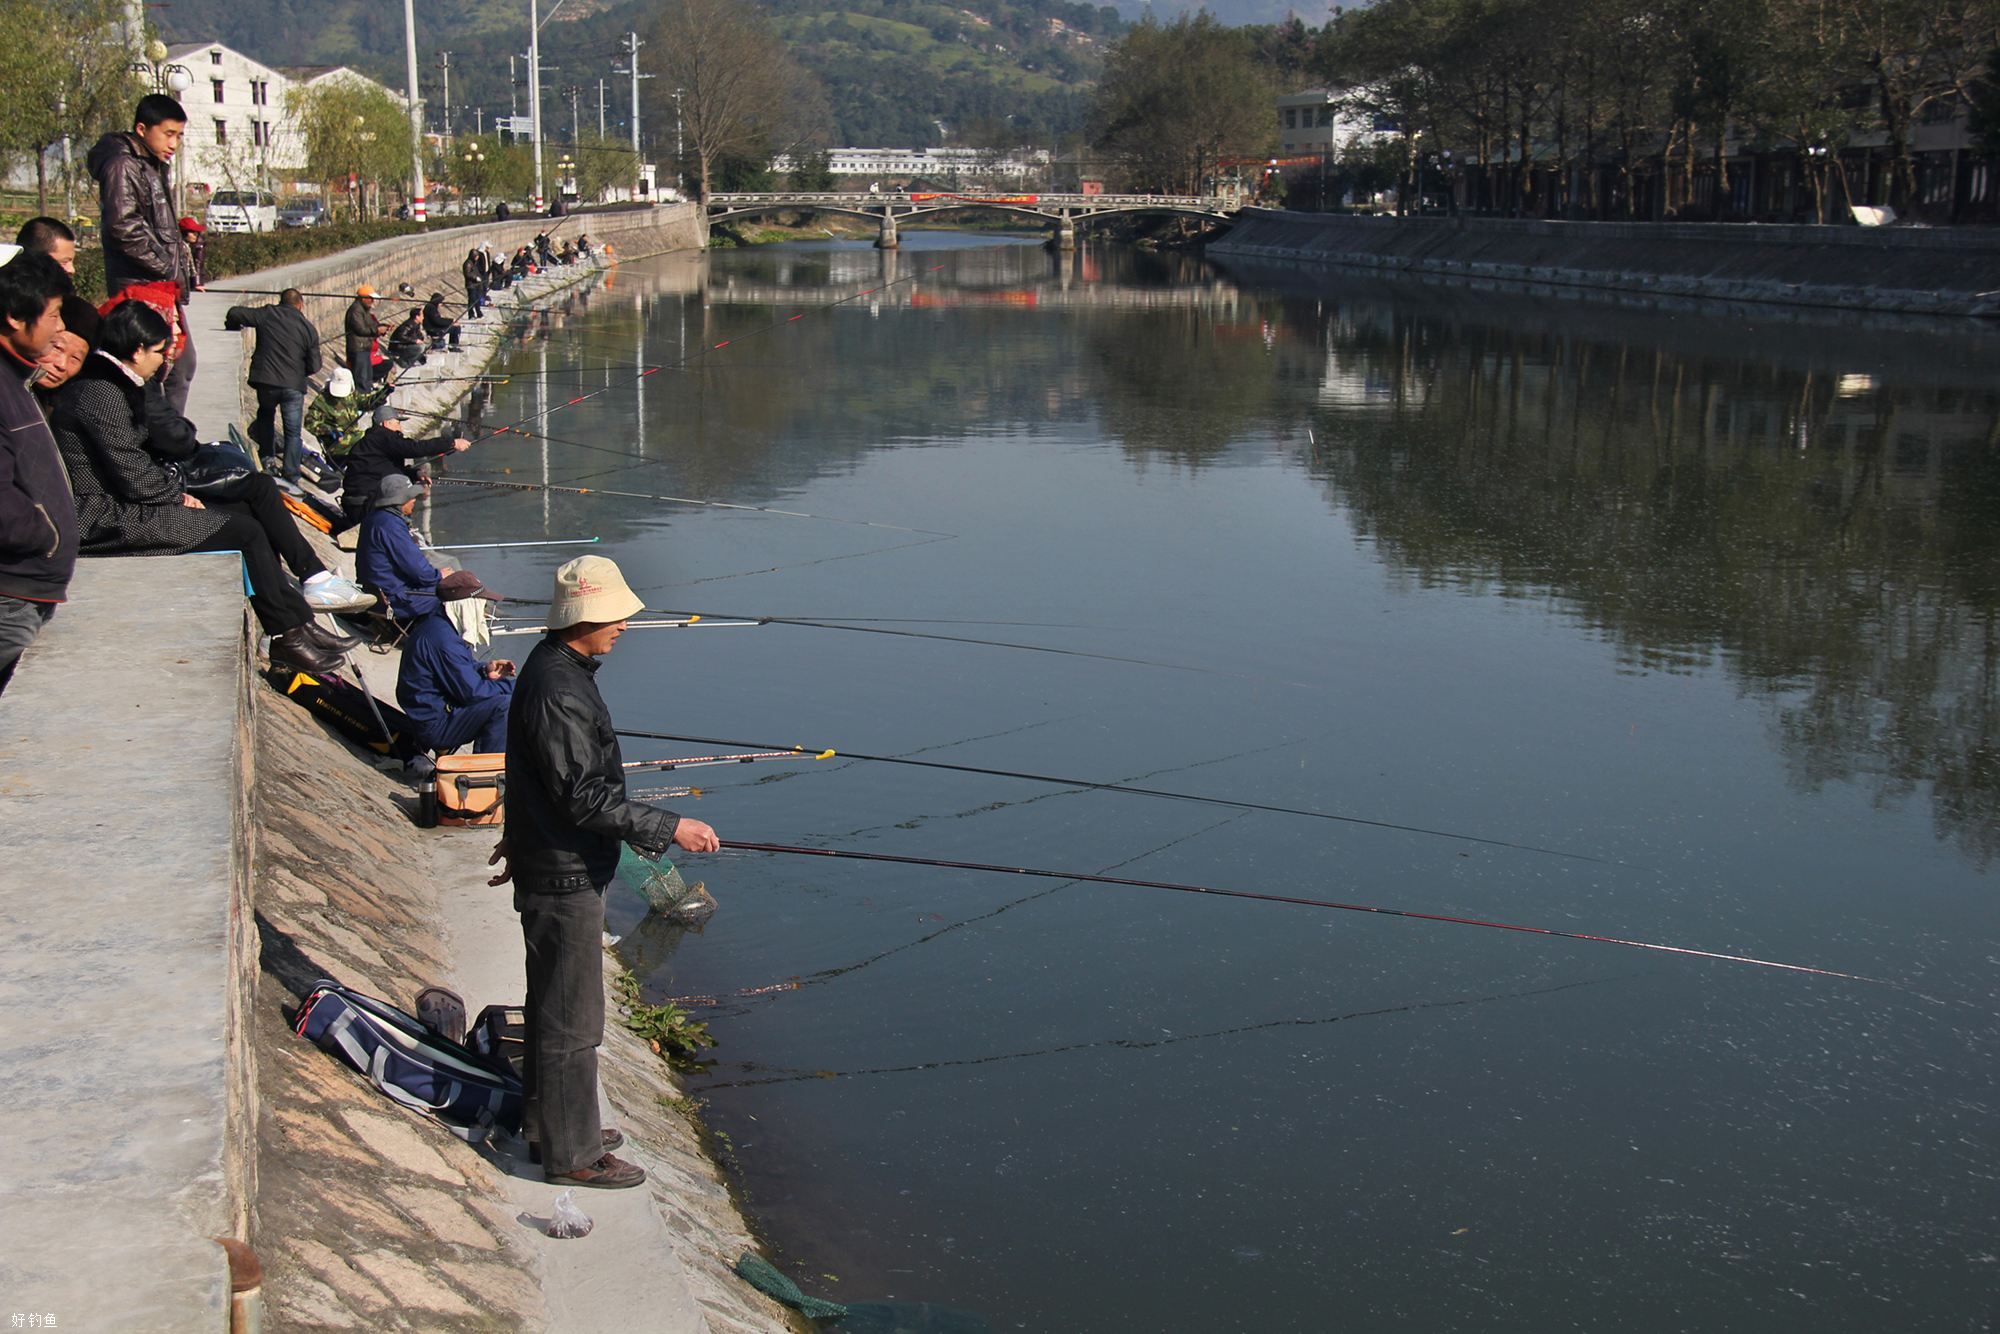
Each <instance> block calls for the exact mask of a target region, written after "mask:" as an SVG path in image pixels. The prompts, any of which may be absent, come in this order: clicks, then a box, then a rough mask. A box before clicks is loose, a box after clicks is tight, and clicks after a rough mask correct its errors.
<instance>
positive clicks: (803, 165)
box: [790, 148, 833, 191]
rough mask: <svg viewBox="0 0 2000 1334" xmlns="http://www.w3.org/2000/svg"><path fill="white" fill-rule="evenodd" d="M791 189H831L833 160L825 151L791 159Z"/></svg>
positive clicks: (821, 150)
mask: <svg viewBox="0 0 2000 1334" xmlns="http://www.w3.org/2000/svg"><path fill="white" fill-rule="evenodd" d="M792 164H793V165H792V171H791V181H790V185H791V188H792V189H794V190H820V191H825V190H831V189H833V159H832V158H831V157H830V156H828V154H827V151H826V150H825V149H823V148H822V149H820V150H819V151H818V152H816V153H805V154H802V155H800V156H798V157H795V158H793V159H792Z"/></svg>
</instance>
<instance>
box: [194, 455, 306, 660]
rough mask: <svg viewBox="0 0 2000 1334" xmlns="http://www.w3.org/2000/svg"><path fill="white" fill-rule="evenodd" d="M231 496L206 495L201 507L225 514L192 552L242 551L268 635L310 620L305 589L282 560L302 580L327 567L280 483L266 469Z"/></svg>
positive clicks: (252, 596) (252, 597) (261, 622)
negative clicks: (208, 497)
mask: <svg viewBox="0 0 2000 1334" xmlns="http://www.w3.org/2000/svg"><path fill="white" fill-rule="evenodd" d="M232 495H233V496H234V497H235V498H234V499H231V500H204V501H202V502H201V503H202V506H203V507H204V508H206V509H209V510H212V511H213V512H215V513H216V514H218V515H222V516H225V522H224V523H223V525H222V531H221V532H219V533H217V534H216V535H215V536H214V537H211V538H209V539H208V540H207V541H206V542H203V543H201V544H200V545H199V546H195V547H190V548H189V550H191V551H240V552H242V553H243V564H244V566H245V568H246V569H248V570H249V572H250V610H252V611H254V612H256V613H257V623H258V624H259V625H261V626H263V627H264V631H265V633H266V634H273V635H281V634H283V633H284V632H285V631H287V630H292V629H296V628H297V627H299V626H301V625H304V624H305V623H306V622H307V621H309V620H311V619H312V615H313V610H312V608H311V607H310V606H308V605H307V604H306V599H305V594H303V593H301V592H300V591H299V590H298V589H296V588H294V587H293V586H292V584H291V582H290V581H289V580H287V579H286V578H285V572H284V568H281V567H280V565H279V561H280V560H282V561H283V562H284V565H285V566H286V567H289V568H290V569H291V572H292V573H293V574H295V575H297V576H298V577H299V578H300V579H301V580H305V579H309V578H311V577H312V576H313V575H316V574H318V573H319V572H320V571H321V570H324V569H325V568H326V566H324V565H322V564H321V563H320V559H319V557H318V556H317V555H316V554H314V552H313V549H312V544H311V543H310V542H308V541H306V539H305V535H304V534H302V533H301V532H299V525H298V523H297V521H296V520H294V519H293V518H292V512H291V511H290V510H288V509H286V508H285V502H284V499H283V498H282V497H281V496H280V494H279V492H278V484H277V483H276V482H274V481H272V480H271V479H270V477H269V476H268V475H266V474H264V473H258V474H256V475H255V476H252V477H246V478H244V479H243V480H242V481H241V482H238V483H237V484H236V488H235V490H234V491H233V492H232Z"/></svg>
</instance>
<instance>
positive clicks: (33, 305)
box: [0, 252, 77, 691]
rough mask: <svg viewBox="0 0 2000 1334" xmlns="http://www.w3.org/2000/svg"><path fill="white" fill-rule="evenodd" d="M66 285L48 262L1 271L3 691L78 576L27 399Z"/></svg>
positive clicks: (67, 515) (48, 450)
mask: <svg viewBox="0 0 2000 1334" xmlns="http://www.w3.org/2000/svg"><path fill="white" fill-rule="evenodd" d="M68 291H69V277H68V275H67V274H65V273H64V272H63V271H62V269H61V268H60V267H58V265H57V264H56V262H55V261H54V260H53V259H50V258H49V257H48V256H47V255H40V254H35V253H33V252H27V253H23V254H20V255H16V256H15V257H14V258H13V259H12V260H10V261H8V262H7V263H6V264H5V265H0V475H4V476H5V477H6V479H7V485H5V486H0V691H4V690H5V689H6V688H7V682H8V681H10V680H12V679H13V676H14V667H15V664H16V663H18V662H19V661H20V658H21V654H22V653H23V652H24V651H25V650H26V649H27V647H28V645H30V644H32V643H34V642H35V636H37V635H39V634H40V633H41V632H42V627H43V626H44V625H46V624H47V623H48V620H49V618H50V617H51V616H53V615H55V610H56V607H57V606H58V605H60V604H61V603H62V601H63V599H64V598H66V597H67V596H68V595H69V581H70V576H71V575H73V574H74V573H75V572H76V546H77V542H76V501H75V500H74V499H72V498H71V495H70V489H69V477H68V474H67V473H66V472H65V470H64V468H63V462H62V455H61V453H60V452H59V451H58V450H57V448H56V440H55V436H54V434H53V433H51V432H50V430H49V424H48V420H47V419H46V418H45V417H43V416H42V409H41V407H40V406H39V405H38V404H37V403H36V402H35V400H34V397H33V395H32V394H30V393H29V391H28V381H29V377H30V376H31V375H33V374H34V372H35V369H36V364H37V363H38V362H39V361H41V359H42V358H43V357H44V356H46V355H47V354H48V352H49V350H50V349H51V348H52V347H53V346H54V344H55V341H56V335H58V334H60V333H61V332H62V330H63V322H62V301H63V297H64V295H65V294H66V293H67V292H68Z"/></svg>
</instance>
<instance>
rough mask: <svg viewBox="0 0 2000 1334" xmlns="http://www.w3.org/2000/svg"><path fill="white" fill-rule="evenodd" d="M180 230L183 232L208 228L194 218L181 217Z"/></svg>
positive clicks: (203, 230)
mask: <svg viewBox="0 0 2000 1334" xmlns="http://www.w3.org/2000/svg"><path fill="white" fill-rule="evenodd" d="M181 230H182V231H184V232H205V231H207V230H208V228H206V227H204V226H202V225H201V223H200V222H199V221H198V220H196V219H194V218H182V219H181Z"/></svg>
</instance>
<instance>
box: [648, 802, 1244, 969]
mask: <svg viewBox="0 0 2000 1334" xmlns="http://www.w3.org/2000/svg"><path fill="white" fill-rule="evenodd" d="M1245 818H1247V817H1246V816H1245V815H1242V814H1238V815H1225V816H1223V817H1222V818H1221V819H1220V820H1217V821H1216V822H1215V823H1214V824H1212V825H1206V826H1204V827H1202V828H1200V829H1193V830H1189V831H1188V832H1187V833H1185V834H1181V835H1179V836H1177V837H1175V838H1170V839H1168V840H1167V841H1166V842H1165V843H1162V844H1160V845H1159V846H1158V847H1153V848H1147V849H1146V850H1145V851H1144V852H1135V853H1133V854H1132V855H1131V856H1130V857H1127V858H1126V859H1125V860H1123V861H1118V862H1112V863H1111V864H1110V865H1109V866H1100V867H1099V868H1098V870H1099V872H1106V871H1115V870H1117V869H1118V868H1119V867H1121V866H1130V865H1131V864H1132V863H1133V862H1136V861H1144V860H1145V859H1146V858H1148V857H1152V856H1156V855H1158V854H1159V853H1162V852H1165V851H1166V850H1167V849H1168V848H1172V847H1176V846H1178V845H1180V844H1182V843H1186V842H1188V841H1189V840H1191V839H1197V838H1203V837H1206V836H1207V835H1209V834H1212V833H1214V832H1215V831H1216V830H1218V829H1220V828H1222V827H1223V826H1224V825H1227V824H1233V823H1235V822H1236V821H1238V820H1242V819H1245ZM1076 883H1077V882H1076V881H1074V880H1067V881H1064V882H1063V883H1062V884H1059V885H1050V886H1049V887H1048V888H1047V889H1038V890H1036V891H1035V892H1034V893H1032V894H1024V895H1022V896H1021V897H1020V898H1018V899H1011V900H1009V901H1008V902H1006V903H1003V904H1001V905H999V906H998V907H997V908H989V909H988V910H987V911H985V912H983V913H977V914H975V915H973V916H971V917H962V918H960V919H959V920H958V921H956V922H949V923H947V924H945V925H944V926H941V927H939V928H938V929H937V930H935V931H932V932H930V933H928V934H926V935H921V936H918V937H917V938H916V939H915V940H906V941H904V942H903V943H902V944H900V945H893V946H891V947H890V948H888V949H886V950H882V951H880V952H878V953H875V954H871V955H869V956H868V957H867V958H865V959H860V960H857V961H855V962H854V963H845V964H839V965H837V966H835V967H832V968H821V969H819V970H817V971H815V972H811V973H807V974H806V975H805V976H803V977H792V978H787V979H786V980H785V981H783V982H774V983H771V984H769V985H767V986H761V987H745V988H743V989H741V990H738V991H730V992H725V993H723V994H722V996H721V997H710V996H671V997H669V998H668V999H669V1000H671V1001H673V1003H674V1004H676V1005H719V1004H721V1003H722V1000H724V999H740V998H742V997H746V996H772V995H777V994H779V993H780V992H785V991H797V990H799V989H800V988H802V987H816V986H824V985H825V984H826V983H828V982H831V981H833V980H834V979H835V978H837V977H845V976H847V975H848V974H849V973H858V972H860V971H861V970H862V969H864V968H867V967H869V966H870V965H872V964H877V963H880V962H882V960H884V959H887V958H890V957H891V956H893V955H897V954H901V953H902V952H903V951H904V950H911V949H915V948H916V947H917V946H919V945H926V944H929V943H930V942H931V941H933V940H936V939H937V938H938V937H940V936H948V935H950V934H951V933H952V932H954V931H956V930H958V929H959V928H961V927H967V926H972V925H974V924H976V923H979V922H984V921H988V920H990V919H992V918H995V917H998V916H1000V915H1001V914H1002V913H1008V912H1012V911H1013V910H1014V909H1016V908H1019V907H1022V906H1023V905H1025V904H1029V903H1033V902H1035V901H1036V900H1037V899H1045V898H1048V897H1049V896H1050V895H1052V894H1060V893H1062V892H1063V891H1064V890H1065V889H1068V888H1069V887H1070V886H1072V885H1074V884H1076Z"/></svg>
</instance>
